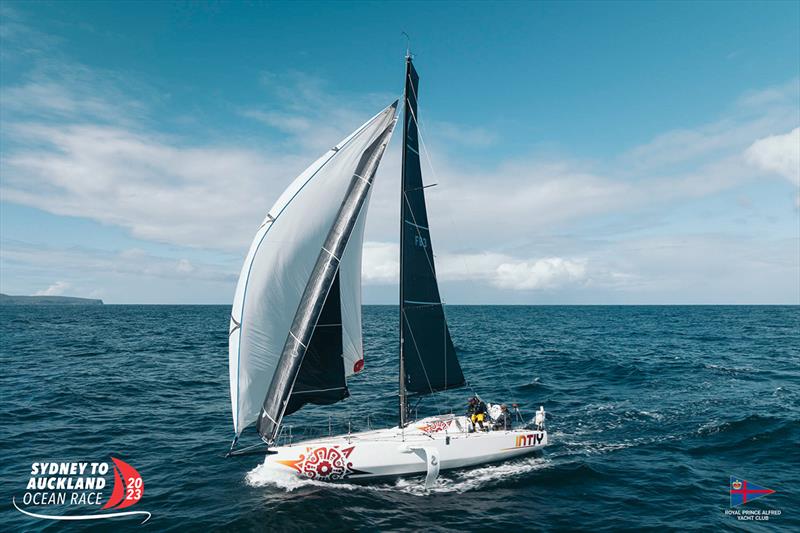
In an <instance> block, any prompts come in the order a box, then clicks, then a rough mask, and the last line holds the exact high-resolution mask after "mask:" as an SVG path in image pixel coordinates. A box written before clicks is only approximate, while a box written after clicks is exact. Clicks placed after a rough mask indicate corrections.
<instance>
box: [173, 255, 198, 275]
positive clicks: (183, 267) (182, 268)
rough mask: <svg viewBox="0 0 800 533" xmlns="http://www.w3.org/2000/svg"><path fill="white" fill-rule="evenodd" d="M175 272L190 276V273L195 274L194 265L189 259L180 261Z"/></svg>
mask: <svg viewBox="0 0 800 533" xmlns="http://www.w3.org/2000/svg"><path fill="white" fill-rule="evenodd" d="M175 270H177V271H178V272H183V273H186V274H188V273H189V272H194V265H192V263H191V261H189V260H188V259H181V260H180V261H178V264H177V265H175Z"/></svg>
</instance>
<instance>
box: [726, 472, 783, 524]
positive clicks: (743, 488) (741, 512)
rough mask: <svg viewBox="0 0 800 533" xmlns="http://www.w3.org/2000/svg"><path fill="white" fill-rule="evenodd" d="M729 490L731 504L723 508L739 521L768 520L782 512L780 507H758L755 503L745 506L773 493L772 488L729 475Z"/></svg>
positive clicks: (728, 514)
mask: <svg viewBox="0 0 800 533" xmlns="http://www.w3.org/2000/svg"><path fill="white" fill-rule="evenodd" d="M729 492H730V497H731V505H730V507H729V508H728V509H725V515H726V516H733V517H736V520H740V521H752V522H768V521H769V520H771V519H774V518H778V517H780V516H781V514H782V511H781V510H780V509H764V508H759V506H757V505H756V506H752V507H750V506H745V505H746V504H748V503H750V502H753V501H755V500H758V499H761V498H763V497H764V496H769V495H770V494H774V493H775V491H774V490H772V489H768V488H765V487H762V486H761V485H757V484H755V483H753V482H752V481H747V480H746V479H743V478H740V477H736V476H731V477H730V487H729Z"/></svg>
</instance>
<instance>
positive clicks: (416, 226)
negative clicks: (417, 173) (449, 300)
mask: <svg viewBox="0 0 800 533" xmlns="http://www.w3.org/2000/svg"><path fill="white" fill-rule="evenodd" d="M403 200H405V202H406V205H407V206H408V212H409V213H410V214H411V218H412V219H413V220H414V222H413V223H412V224H411V225H412V226H414V229H415V230H416V232H417V235H418V236H419V238H420V239H424V237H423V236H422V232H421V231H420V230H419V228H420V225H419V224H417V217H416V216H414V210H413V209H411V202H409V201H408V196H406V193H405V191H403ZM426 210H427V207H426ZM428 224H429V225H430V222H428ZM428 234H429V235H428V244H430V245H431V252H430V254H429V253H428V249H427V248H425V259H426V260H427V261H428V266H429V267H431V274H432V275H433V279H434V281H436V286H437V289H438V286H439V279H438V278H437V277H436V269H435V268H434V266H433V243H432V242H431V237H430V230H428ZM441 299H442V297H441V295H439V300H441Z"/></svg>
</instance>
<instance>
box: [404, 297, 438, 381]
mask: <svg viewBox="0 0 800 533" xmlns="http://www.w3.org/2000/svg"><path fill="white" fill-rule="evenodd" d="M403 315H407V313H406V310H405V309H403ZM406 320H408V316H406ZM408 332H409V333H411V342H413V343H414V350H415V351H416V352H417V359H419V364H420V366H421V367H422V373H423V374H425V381H427V382H428V390H430V391H431V394H433V393H434V392H435V391H434V390H433V385H431V380H430V378H428V371H427V370H425V363H424V362H423V361H422V355H420V351H419V346H417V340H416V339H415V338H414V331H412V329H411V328H408Z"/></svg>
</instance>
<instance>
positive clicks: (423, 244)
mask: <svg viewBox="0 0 800 533" xmlns="http://www.w3.org/2000/svg"><path fill="white" fill-rule="evenodd" d="M414 245H415V246H419V247H420V248H427V247H428V239H426V238H425V237H422V236H420V235H414Z"/></svg>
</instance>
